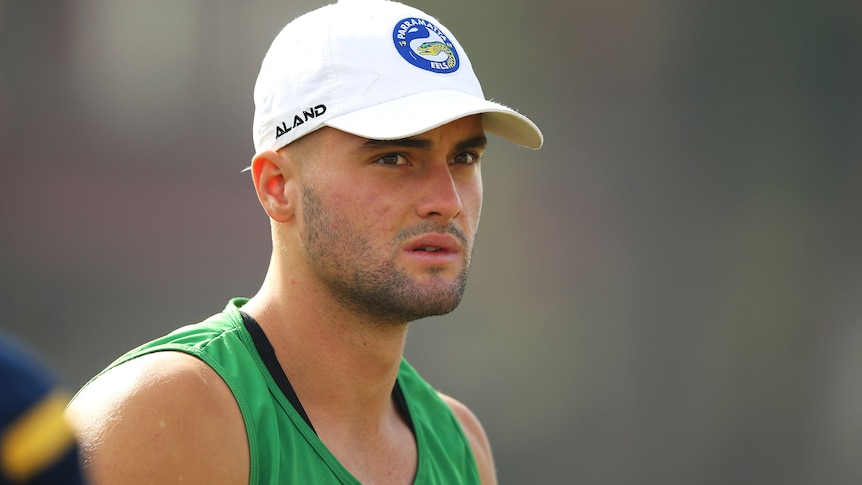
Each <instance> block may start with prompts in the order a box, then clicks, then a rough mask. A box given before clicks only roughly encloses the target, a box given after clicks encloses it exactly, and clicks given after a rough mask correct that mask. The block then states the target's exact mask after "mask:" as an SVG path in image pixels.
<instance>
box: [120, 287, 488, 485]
mask: <svg viewBox="0 0 862 485" xmlns="http://www.w3.org/2000/svg"><path fill="white" fill-rule="evenodd" d="M246 301H247V299H245V298H234V299H232V300H231V301H230V302H229V303H228V305H227V307H226V308H225V309H224V311H223V312H221V313H218V314H216V315H213V316H212V317H210V318H208V319H206V320H205V321H203V322H200V323H197V324H194V325H188V326H185V327H182V328H179V329H177V330H175V331H173V332H171V333H170V334H168V335H166V336H164V337H162V338H159V339H156V340H153V341H151V342H149V343H147V344H144V345H142V346H140V347H138V348H137V349H134V350H132V351H130V352H128V353H127V354H125V355H123V356H122V357H120V358H119V359H117V360H116V361H115V362H113V363H112V364H111V365H110V366H109V367H108V368H107V369H105V370H108V369H110V368H112V367H116V366H118V365H120V364H122V363H123V362H127V361H129V360H132V359H134V358H136V357H140V356H142V355H145V354H149V353H153V352H161V351H179V352H185V353H188V354H191V355H194V356H196V357H198V358H200V359H201V360H203V361H204V362H206V363H207V364H208V365H209V366H210V367H212V368H213V369H214V370H215V371H216V372H218V374H219V375H220V376H221V378H222V379H224V381H225V383H227V385H228V387H230V389H231V391H232V392H233V395H234V397H235V398H236V402H237V404H239V408H240V410H241V412H242V417H243V420H244V421H245V428H246V432H247V434H248V443H249V455H250V459H251V461H250V465H251V466H250V470H249V480H248V483H249V484H251V485H270V484H324V483H332V484H335V483H343V484H358V483H359V480H357V479H356V478H355V477H354V476H353V475H351V474H350V472H349V471H347V469H346V468H344V466H342V465H341V463H339V462H338V460H337V459H336V458H335V456H334V455H333V454H332V453H331V452H330V451H329V450H328V449H327V448H326V446H325V445H324V444H323V442H322V441H320V439H319V438H318V436H317V434H316V433H315V431H314V429H313V428H312V427H311V425H310V423H309V422H307V421H306V420H307V417H305V413H304V411H303V410H302V408H301V405H299V409H297V407H296V406H295V405H294V404H291V400H290V399H289V398H288V396H286V395H285V392H283V390H284V388H285V386H284V384H282V385H281V386H279V382H277V380H276V378H274V377H273V375H272V374H273V373H272V368H271V367H270V368H268V367H267V363H266V362H265V361H264V359H263V358H262V357H261V355H260V354H259V352H258V347H256V346H255V343H256V342H255V340H258V339H254V338H253V336H252V334H250V333H249V329H247V328H246V325H245V324H244V322H243V314H242V312H241V311H240V307H241V306H242V305H243V304H245V302H246ZM258 344H259V342H258ZM267 345H268V343H267ZM271 365H272V363H271V362H270V366H271ZM279 370H280V368H279ZM103 372H104V371H103ZM287 387H288V390H287V391H288V394H292V389H289V387H290V386H289V383H288V384H287ZM395 391H397V392H393V396H396V398H398V400H400V401H401V402H400V404H401V405H402V406H403V407H404V408H406V409H402V412H404V413H406V414H407V415H406V416H405V417H406V419H407V421H408V423H410V424H412V427H413V433H414V436H415V438H416V445H417V450H418V455H419V456H418V458H419V462H418V467H417V470H416V479H415V482H414V483H417V484H446V485H451V484H473V483H479V472H478V469H477V467H476V462H475V460H474V458H473V453H472V450H471V448H470V444H469V442H468V441H467V438H466V436H465V435H464V432H463V430H462V429H461V426H460V424H459V423H458V420H457V418H456V417H455V415H454V414H453V413H452V411H451V410H450V409H449V406H448V405H446V403H444V402H443V401H442V400H441V399H440V397H439V396H438V395H437V392H436V391H435V390H434V389H433V388H432V387H431V386H430V385H429V384H428V383H427V382H426V381H425V380H424V379H422V377H421V376H420V375H419V374H418V373H417V372H416V370H415V369H413V367H412V366H411V365H410V364H408V363H407V361H406V360H403V359H402V361H401V368H400V370H399V372H398V380H397V384H396V390H395ZM397 394H400V396H397ZM291 397H292V398H293V399H294V400H295V394H294V395H293V396H291ZM401 398H403V399H401ZM294 402H296V403H297V404H298V401H294Z"/></svg>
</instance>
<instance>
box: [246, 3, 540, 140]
mask: <svg viewBox="0 0 862 485" xmlns="http://www.w3.org/2000/svg"><path fill="white" fill-rule="evenodd" d="M254 103H255V112H254V127H253V130H254V147H255V150H256V151H257V152H258V153H260V152H262V151H265V150H278V149H279V148H281V147H283V146H285V145H287V144H288V143H291V142H292V141H294V140H296V139H298V138H300V137H302V136H303V135H307V134H308V133H311V132H312V131H314V130H316V129H318V128H320V127H322V126H330V127H332V128H336V129H338V130H341V131H344V132H347V133H351V134H354V135H357V136H360V137H363V138H369V139H375V140H392V139H400V138H407V137H410V136H414V135H418V134H420V133H424V132H426V131H429V130H432V129H434V128H437V127H439V126H442V125H444V124H446V123H449V122H451V121H454V120H457V119H459V118H463V117H464V116H469V115H473V114H480V113H481V114H483V122H484V128H485V130H486V131H488V132H490V133H493V134H495V135H498V136H501V137H503V138H506V139H508V140H510V141H512V142H515V143H517V144H519V145H523V146H525V147H528V148H539V147H541V146H542V141H543V137H542V132H541V131H540V130H539V128H538V127H537V126H536V125H535V124H534V123H533V122H532V121H530V120H529V119H528V118H527V117H525V116H523V115H521V114H519V113H518V112H516V111H515V110H513V109H511V108H508V107H506V106H503V105H501V104H498V103H495V102H492V101H487V100H485V97H484V95H483V94H482V87H481V86H480V85H479V80H478V79H476V75H475V74H474V73H473V68H472V66H471V65H470V60H469V59H467V54H466V53H465V52H464V49H463V48H462V47H461V44H459V43H458V41H457V40H455V37H453V36H452V34H451V32H449V30H448V29H446V27H444V26H443V25H442V24H440V23H439V22H438V21H437V20H436V19H434V18H433V17H430V16H429V15H427V14H425V13H424V12H422V11H420V10H417V9H415V8H412V7H409V6H406V5H403V4H401V3H397V2H394V1H389V0H340V1H339V2H338V3H336V4H332V5H328V6H326V7H322V8H319V9H317V10H314V11H312V12H309V13H307V14H305V15H303V16H301V17H299V18H297V19H296V20H294V21H293V22H291V23H289V24H287V26H285V27H284V29H283V30H282V31H281V32H280V33H279V34H278V36H276V38H275V40H274V41H273V42H272V45H271V46H270V48H269V51H268V52H267V54H266V56H265V57H264V59H263V63H262V65H261V69H260V73H259V75H258V78H257V83H256V84H255V88H254Z"/></svg>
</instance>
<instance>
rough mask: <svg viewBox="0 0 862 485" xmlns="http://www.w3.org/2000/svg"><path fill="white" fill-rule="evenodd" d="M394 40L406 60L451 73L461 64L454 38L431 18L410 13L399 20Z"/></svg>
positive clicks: (433, 69)
mask: <svg viewBox="0 0 862 485" xmlns="http://www.w3.org/2000/svg"><path fill="white" fill-rule="evenodd" d="M392 42H393V43H394V44H395V48H396V49H397V50H398V53H399V54H401V57H403V58H404V60H406V61H407V62H409V63H410V64H413V65H414V66H416V67H418V68H420V69H424V70H426V71H430V72H434V73H440V74H449V73H453V72H455V71H457V70H458V68H459V67H460V66H461V62H460V60H459V58H458V51H457V50H456V49H455V43H454V42H453V40H452V39H450V38H449V37H448V36H447V35H446V33H445V32H443V31H442V30H441V29H440V28H439V27H437V26H436V25H434V23H432V22H431V21H429V20H425V19H420V18H417V17H408V18H406V19H404V20H402V21H400V22H398V23H397V24H396V25H395V29H394V30H393V31H392Z"/></svg>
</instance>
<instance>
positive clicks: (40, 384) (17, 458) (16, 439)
mask: <svg viewBox="0 0 862 485" xmlns="http://www.w3.org/2000/svg"><path fill="white" fill-rule="evenodd" d="M68 398H69V394H68V393H66V392H64V391H63V389H61V387H60V386H59V384H58V382H57V380H56V378H55V377H54V374H53V372H51V370H50V369H48V367H47V366H45V365H44V364H43V363H42V362H40V361H39V359H38V358H37V357H36V356H35V355H34V354H33V352H32V350H31V349H30V348H29V347H26V346H24V345H23V344H21V343H19V342H18V341H17V340H16V339H14V338H13V337H12V336H10V335H6V334H4V333H0V485H7V484H9V485H12V484H19V485H75V484H81V483H84V480H83V477H82V474H81V468H80V464H79V462H78V444H77V443H76V442H75V437H74V435H73V434H72V429H71V428H70V427H69V424H68V423H67V422H66V420H65V418H64V416H63V408H64V407H65V406H66V403H67V402H68Z"/></svg>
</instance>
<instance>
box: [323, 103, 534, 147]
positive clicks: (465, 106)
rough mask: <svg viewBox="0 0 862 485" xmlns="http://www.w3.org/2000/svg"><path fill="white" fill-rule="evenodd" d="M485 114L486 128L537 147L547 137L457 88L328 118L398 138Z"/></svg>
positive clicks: (340, 125)
mask: <svg viewBox="0 0 862 485" xmlns="http://www.w3.org/2000/svg"><path fill="white" fill-rule="evenodd" d="M475 114H482V115H483V123H484V124H483V126H484V128H485V131H487V132H489V133H493V134H495V135H497V136H500V137H502V138H505V139H507V140H509V141H511V142H513V143H517V144H518V145H521V146H524V147H527V148H533V149H538V148H540V147H541V146H542V143H543V141H544V137H543V136H542V132H541V130H539V127H538V126H536V124H535V123H533V122H532V121H530V119H529V118H527V117H526V116H524V115H522V114H520V113H518V112H517V111H515V110H513V109H511V108H509V107H507V106H503V105H501V104H499V103H495V102H493V101H487V100H485V99H482V98H477V97H475V96H473V95H470V94H467V93H464V92H461V91H454V90H435V91H426V92H422V93H418V94H412V95H410V96H405V97H402V98H398V99H394V100H392V101H387V102H385V103H381V104H378V105H375V106H371V107H368V108H363V109H360V110H357V111H354V112H351V113H347V114H344V115H341V116H337V117H335V118H332V119H330V120H327V121H326V122H325V123H324V124H325V125H326V126H330V127H332V128H335V129H338V130H341V131H344V132H347V133H350V134H353V135H356V136H361V137H363V138H369V139H372V140H396V139H400V138H407V137H411V136H415V135H418V134H420V133H425V132H426V131H429V130H433V129H434V128H437V127H440V126H443V125H445V124H446V123H449V122H452V121H455V120H457V119H460V118H463V117H465V116H470V115H475Z"/></svg>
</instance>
